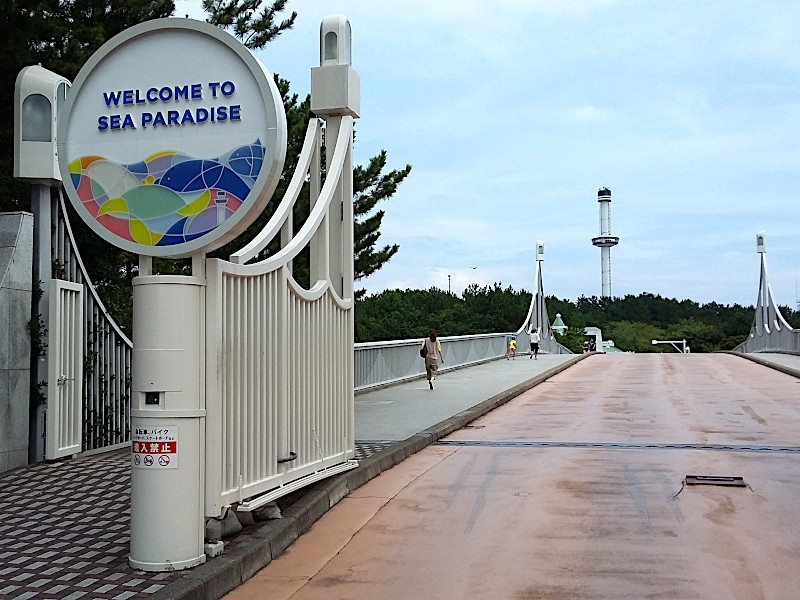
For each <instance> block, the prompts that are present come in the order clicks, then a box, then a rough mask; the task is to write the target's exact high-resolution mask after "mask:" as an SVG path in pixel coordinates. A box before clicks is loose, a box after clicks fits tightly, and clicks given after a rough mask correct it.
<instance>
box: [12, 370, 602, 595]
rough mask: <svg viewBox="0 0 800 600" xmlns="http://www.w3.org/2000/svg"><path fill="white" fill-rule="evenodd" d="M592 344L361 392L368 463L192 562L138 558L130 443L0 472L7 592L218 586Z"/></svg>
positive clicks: (165, 591)
mask: <svg viewBox="0 0 800 600" xmlns="http://www.w3.org/2000/svg"><path fill="white" fill-rule="evenodd" d="M583 358H586V355H578V356H575V355H540V356H539V359H538V360H536V361H534V360H530V359H529V358H528V357H527V356H524V355H521V356H518V357H517V358H516V360H513V361H505V360H499V361H493V362H490V363H486V364H482V365H478V366H475V367H471V368H466V369H458V370H454V371H451V372H446V373H443V374H442V375H441V376H440V377H439V378H438V379H437V381H436V382H435V389H434V390H430V389H429V388H428V384H427V382H426V381H425V380H423V379H420V380H415V381H412V382H409V383H405V384H400V385H397V386H393V387H389V388H384V389H381V390H377V391H374V392H368V393H364V394H360V395H358V396H356V402H355V405H356V406H355V420H356V458H357V459H359V463H360V465H359V467H358V468H357V469H354V470H353V471H350V472H349V473H346V474H342V475H338V476H334V477H331V478H328V479H326V480H324V481H322V482H319V483H318V484H315V485H313V486H309V488H306V489H304V490H301V491H300V492H296V493H295V494H292V495H291V496H287V497H286V498H284V499H282V500H281V501H280V502H279V504H280V505H281V508H282V511H283V515H284V518H283V519H280V520H276V521H268V522H266V523H260V524H257V525H253V526H249V527H245V528H244V530H243V531H242V532H241V533H240V534H238V535H237V536H236V537H234V538H233V539H231V540H226V543H225V552H224V554H223V555H222V556H221V557H218V558H214V559H210V560H209V561H208V562H207V563H206V564H204V565H202V566H200V567H197V568H195V569H191V570H189V571H181V572H173V573H144V572H141V571H136V570H134V569H131V568H130V567H129V566H128V563H127V555H128V543H129V535H128V528H129V522H130V466H129V451H128V450H123V451H117V452H112V453H107V454H102V455H95V456H89V457H82V458H78V459H74V460H66V461H60V462H55V463H50V464H45V463H41V464H36V465H31V466H29V467H26V468H23V469H19V470H16V471H12V472H9V473H5V474H3V475H0V540H2V544H0V598H2V599H9V600H11V599H14V600H28V599H35V600H39V599H42V600H43V599H50V598H53V599H69V600H75V599H78V598H85V599H89V598H92V599H95V598H97V599H114V600H128V599H131V598H147V599H150V600H161V599H167V598H169V599H179V598H193V599H194V598H218V597H221V596H222V595H223V594H224V593H225V592H227V591H230V590H231V589H233V588H234V587H236V586H237V585H238V584H239V583H241V582H242V581H243V580H245V579H247V578H248V577H250V576H252V575H253V574H254V573H255V572H256V571H258V569H260V568H261V567H263V566H264V565H266V564H268V563H269V562H270V561H271V559H272V558H273V557H275V556H278V555H279V554H280V553H281V552H283V550H284V549H285V548H286V547H287V546H288V545H289V544H291V543H292V542H293V541H294V540H295V539H296V538H297V537H298V536H299V535H301V534H302V533H303V532H304V531H306V530H307V529H308V528H309V527H310V526H311V524H313V522H314V521H315V520H316V519H318V518H319V517H320V516H321V515H322V514H324V513H325V512H326V511H327V510H328V509H329V508H330V507H331V506H332V505H333V504H335V503H336V502H338V500H339V499H341V498H342V497H344V496H345V495H346V494H347V493H348V492H350V491H352V490H353V489H356V488H357V487H359V486H360V485H362V484H363V483H365V482H366V481H368V480H369V479H372V478H373V477H375V476H377V475H378V474H379V473H380V472H381V471H384V470H386V469H388V468H391V467H392V466H393V465H395V464H397V463H398V462H400V461H402V460H404V459H405V458H406V457H407V456H409V455H411V454H413V453H414V452H416V451H418V450H420V449H421V448H423V447H425V446H426V445H428V444H430V443H432V442H434V441H436V440H437V439H439V438H440V437H443V436H444V435H447V434H448V433H450V432H452V431H455V430H457V429H459V428H461V427H463V426H464V425H466V424H467V423H469V422H470V421H471V420H473V419H475V418H477V417H479V416H481V415H483V414H485V413H486V412H488V411H490V410H492V409H493V408H495V407H496V406H499V405H500V404H503V403H504V402H506V401H508V400H510V399H511V398H513V397H514V396H516V395H518V394H520V393H522V392H524V391H526V390H527V389H530V388H531V387H533V386H534V385H536V384H537V383H540V382H542V381H544V380H546V379H547V378H548V377H550V376H552V375H553V374H555V373H556V372H558V371H560V370H563V369H564V368H567V367H568V366H570V365H571V364H572V363H573V362H575V361H577V360H581V359H583Z"/></svg>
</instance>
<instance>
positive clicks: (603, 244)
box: [592, 188, 619, 297]
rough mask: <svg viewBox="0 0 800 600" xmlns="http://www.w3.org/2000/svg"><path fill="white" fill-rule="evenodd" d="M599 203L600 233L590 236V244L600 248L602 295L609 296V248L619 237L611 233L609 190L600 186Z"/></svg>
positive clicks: (617, 242)
mask: <svg viewBox="0 0 800 600" xmlns="http://www.w3.org/2000/svg"><path fill="white" fill-rule="evenodd" d="M597 201H598V202H599V203H600V235H599V236H597V237H594V238H592V244H593V245H595V246H597V247H598V248H600V272H601V276H602V281H603V293H602V295H603V297H611V248H612V246H616V245H617V244H619V238H618V237H617V236H614V235H611V190H610V189H608V188H601V189H600V190H598V192H597Z"/></svg>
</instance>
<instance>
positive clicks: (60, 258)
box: [48, 188, 133, 451]
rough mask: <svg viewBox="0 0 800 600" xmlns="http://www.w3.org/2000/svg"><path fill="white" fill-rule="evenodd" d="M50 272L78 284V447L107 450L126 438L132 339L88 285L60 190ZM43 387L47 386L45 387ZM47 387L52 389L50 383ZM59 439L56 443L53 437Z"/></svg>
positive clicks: (55, 206) (55, 203)
mask: <svg viewBox="0 0 800 600" xmlns="http://www.w3.org/2000/svg"><path fill="white" fill-rule="evenodd" d="M51 215H53V226H52V229H51V231H52V235H51V249H52V255H53V277H55V278H57V279H62V280H65V281H70V282H73V283H76V284H79V285H82V286H83V287H84V293H83V300H82V301H83V318H82V323H83V341H82V344H81V348H80V349H78V347H77V346H76V350H75V351H76V352H77V353H78V354H79V355H80V360H81V361H82V363H83V367H84V368H83V376H82V380H81V381H80V386H81V390H82V396H83V414H82V422H83V426H82V430H83V433H82V440H81V445H80V446H81V447H80V450H83V451H93V450H101V449H112V448H114V447H118V446H121V445H125V444H127V443H129V442H130V439H131V437H130V396H131V392H130V387H131V375H130V370H131V352H132V351H133V343H132V342H131V340H130V339H129V338H128V337H127V336H126V335H125V334H124V333H123V332H122V330H121V329H120V328H119V326H118V325H117V324H116V322H115V321H114V319H113V318H112V317H111V315H110V314H109V312H108V311H107V310H106V307H105V306H104V305H103V302H102V301H101V300H100V297H99V296H98V294H97V291H96V290H95V287H94V285H93V284H92V282H91V280H90V278H89V275H88V273H87V272H86V268H85V267H84V265H83V261H82V260H81V257H80V254H79V252H78V249H77V245H76V244H75V237H74V235H73V233H72V228H71V227H70V224H69V219H68V218H67V214H66V209H65V203H64V196H63V191H62V190H61V189H60V188H59V189H58V198H53V199H52V204H51ZM48 387H49V386H48ZM50 389H52V388H50ZM59 443H60V442H59Z"/></svg>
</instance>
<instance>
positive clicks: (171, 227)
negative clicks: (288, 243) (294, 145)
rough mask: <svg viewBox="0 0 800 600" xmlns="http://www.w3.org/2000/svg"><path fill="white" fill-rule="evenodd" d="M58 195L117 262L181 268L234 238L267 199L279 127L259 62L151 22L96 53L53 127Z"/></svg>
mask: <svg viewBox="0 0 800 600" xmlns="http://www.w3.org/2000/svg"><path fill="white" fill-rule="evenodd" d="M58 155H59V166H60V168H61V175H62V179H63V181H64V188H65V189H66V191H67V195H68V197H69V198H70V201H71V202H72V204H73V206H74V207H75V209H76V210H77V212H78V214H79V215H80V216H81V218H83V220H84V221H86V223H87V224H88V225H89V226H90V227H91V228H92V229H93V230H94V231H95V232H96V233H97V234H98V235H100V236H101V237H102V238H104V239H105V240H107V241H108V242H110V243H112V244H114V245H115V246H118V247H120V248H122V249H124V250H128V251H130V252H135V253H137V254H145V255H150V256H169V257H175V258H178V257H182V256H188V255H191V254H194V253H197V252H201V251H210V250H213V249H214V248H218V247H219V246H222V245H223V244H225V243H226V242H228V241H230V240H232V239H233V238H234V237H236V236H237V235H239V234H240V233H241V232H242V231H243V230H244V229H246V228H247V226H248V225H249V224H250V223H251V222H252V221H253V219H255V218H256V217H257V216H258V215H259V214H260V213H261V211H262V210H263V209H264V207H265V206H266V204H267V202H269V199H270V198H271V196H272V193H273V192H274V191H275V186H276V185H277V183H278V179H279V177H280V174H281V169H282V168H283V161H284V158H285V155H286V115H285V114H284V111H283V103H282V101H281V98H280V94H279V93H278V90H277V88H276V86H275V83H274V81H273V80H272V77H271V76H270V74H269V73H268V72H267V71H266V69H265V68H264V66H263V65H262V64H261V62H260V61H259V60H258V59H257V58H256V57H255V56H253V55H252V54H251V53H250V51H249V50H248V49H247V48H245V47H244V46H243V45H242V44H241V43H239V42H238V41H237V40H236V39H235V38H233V37H232V36H230V35H229V34H227V33H225V32H224V31H222V30H221V29H219V28H218V27H216V26H214V25H210V24H208V23H203V22H200V21H194V20H191V19H157V20H153V21H148V22H146V23H142V24H140V25H137V26H135V27H132V28H130V29H128V30H126V31H124V32H122V33H120V34H119V35H117V36H115V37H114V38H112V39H111V40H109V41H108V42H106V43H105V44H104V45H103V46H102V47H101V48H100V49H99V50H98V51H97V52H96V53H95V54H94V55H93V56H92V58H91V59H90V60H89V61H88V62H87V63H86V65H84V67H83V68H82V69H81V71H80V73H78V76H77V78H76V79H75V83H74V85H73V87H72V90H71V92H70V94H69V98H68V100H67V105H66V108H65V114H64V115H62V116H61V118H60V119H59V131H58Z"/></svg>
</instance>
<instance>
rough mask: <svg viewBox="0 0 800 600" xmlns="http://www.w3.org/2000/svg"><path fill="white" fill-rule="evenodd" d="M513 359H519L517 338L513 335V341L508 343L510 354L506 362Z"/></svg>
mask: <svg viewBox="0 0 800 600" xmlns="http://www.w3.org/2000/svg"><path fill="white" fill-rule="evenodd" d="M509 358H512V359H514V360H516V359H517V336H515V335H512V336H511V340H510V341H509V342H508V354H506V360H508V359H509Z"/></svg>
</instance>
